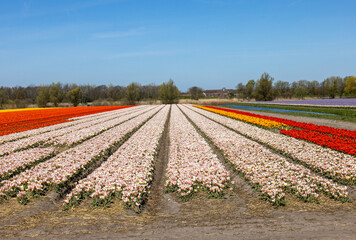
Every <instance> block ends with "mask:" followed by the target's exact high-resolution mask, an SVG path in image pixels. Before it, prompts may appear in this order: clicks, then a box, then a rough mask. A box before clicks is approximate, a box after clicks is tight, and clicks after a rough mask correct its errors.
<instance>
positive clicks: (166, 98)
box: [158, 79, 180, 104]
mask: <svg viewBox="0 0 356 240" xmlns="http://www.w3.org/2000/svg"><path fill="white" fill-rule="evenodd" d="M158 94H159V98H160V99H161V100H162V103H164V104H173V103H178V98H179V95H180V92H179V90H178V88H177V87H176V85H174V82H173V80H172V79H169V81H168V82H167V83H163V84H162V85H161V86H160V87H159V89H158Z"/></svg>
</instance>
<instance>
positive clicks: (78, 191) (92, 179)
mask: <svg viewBox="0 0 356 240" xmlns="http://www.w3.org/2000/svg"><path fill="white" fill-rule="evenodd" d="M169 108H170V107H169V106H165V107H164V108H163V109H162V110H160V112H159V113H157V114H156V115H155V116H154V117H153V118H152V119H150V120H149V121H148V122H147V123H145V125H144V126H142V127H141V128H140V129H139V130H138V131H137V132H135V133H134V134H133V135H132V136H131V137H130V139H129V140H127V141H126V142H125V143H124V144H123V145H122V146H121V147H120V148H119V149H118V150H117V151H116V152H115V153H114V154H113V155H111V156H110V157H109V158H108V160H107V161H106V162H104V163H103V164H102V165H101V166H100V167H99V168H97V169H96V170H95V171H94V172H92V173H91V174H90V175H89V176H88V177H86V178H84V179H82V180H80V181H79V182H78V184H77V186H76V187H75V188H74V189H73V191H72V192H71V193H70V194H69V195H68V196H67V198H66V199H65V200H64V204H65V207H66V208H68V207H70V206H72V205H77V204H79V203H80V201H82V200H83V199H84V198H85V197H90V198H92V199H93V205H95V206H99V205H107V204H109V203H111V202H112V201H113V199H114V198H119V199H121V200H122V201H123V202H124V203H125V204H126V206H127V207H129V208H133V209H135V211H137V212H139V211H140V206H141V205H142V203H143V202H144V201H145V199H146V197H147V194H148V192H149V189H150V182H151V180H152V175H153V170H154V169H153V166H154V159H155V155H156V149H157V147H158V143H159V140H160V138H161V135H162V133H163V130H164V125H165V123H166V121H167V117H168V112H169Z"/></svg>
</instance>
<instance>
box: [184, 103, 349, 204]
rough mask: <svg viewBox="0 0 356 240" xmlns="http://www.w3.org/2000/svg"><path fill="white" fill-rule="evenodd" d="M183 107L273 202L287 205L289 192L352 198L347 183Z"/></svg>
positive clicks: (304, 197) (312, 198)
mask: <svg viewBox="0 0 356 240" xmlns="http://www.w3.org/2000/svg"><path fill="white" fill-rule="evenodd" d="M183 111H184V112H185V113H186V114H187V115H188V117H189V118H191V119H192V121H193V122H194V123H195V124H196V125H197V126H198V127H199V128H200V129H201V130H202V131H203V132H204V133H205V134H206V135H207V136H208V137H209V138H210V139H211V141H212V142H213V143H214V144H215V145H216V146H217V147H218V148H219V149H221V151H222V152H223V153H224V154H225V156H226V158H227V159H228V160H229V161H230V162H231V163H232V164H233V166H234V167H235V168H236V170H237V171H238V172H240V173H241V174H242V175H243V176H244V177H245V178H246V179H247V180H248V181H249V182H250V183H251V184H252V185H253V186H254V187H255V188H256V189H258V190H259V191H260V192H261V194H262V196H263V197H264V198H266V199H268V200H269V201H271V202H272V203H274V204H276V205H284V204H285V194H286V193H288V192H289V193H292V194H294V195H296V196H297V197H299V198H301V199H302V200H304V201H317V200H318V198H319V192H324V193H326V194H328V195H329V196H330V197H332V198H335V199H337V200H340V201H348V200H349V197H348V193H347V187H344V186H341V185H338V184H336V183H334V182H332V181H331V180H328V179H325V178H322V177H319V176H316V175H314V174H313V173H312V172H311V171H310V170H309V169H307V168H305V167H303V166H301V165H296V164H293V163H290V162H288V161H287V160H286V159H285V158H283V157H281V156H279V155H278V154H275V153H273V152H271V151H270V150H269V149H267V148H266V147H264V146H262V145H260V144H258V143H256V142H254V141H251V140H249V139H247V138H245V137H243V136H241V135H239V134H237V133H236V132H234V131H232V130H229V129H227V128H226V127H224V126H222V125H220V124H218V123H216V122H214V121H212V120H209V119H208V118H206V117H203V116H202V115H200V114H198V113H196V112H195V111H193V110H191V109H189V108H186V107H184V108H183ZM201 111H202V110H201ZM215 115H216V114H215ZM217 116H218V115H217ZM220 117H222V116H220ZM250 127H251V126H250Z"/></svg>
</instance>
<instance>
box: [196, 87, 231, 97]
mask: <svg viewBox="0 0 356 240" xmlns="http://www.w3.org/2000/svg"><path fill="white" fill-rule="evenodd" d="M235 93H236V90H235V89H226V88H222V89H214V90H205V91H203V94H204V96H205V97H227V96H228V95H229V94H235Z"/></svg>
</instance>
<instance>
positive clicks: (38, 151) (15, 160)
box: [0, 147, 55, 180]
mask: <svg viewBox="0 0 356 240" xmlns="http://www.w3.org/2000/svg"><path fill="white" fill-rule="evenodd" d="M54 153H55V150H54V148H53V147H49V148H31V149H28V150H25V151H21V152H16V153H12V154H10V155H7V156H4V157H0V180H2V179H4V178H6V177H7V176H9V175H11V174H13V173H14V172H16V171H19V170H20V169H23V168H25V167H27V166H30V165H31V164H33V163H35V162H37V161H39V160H40V159H42V158H45V157H48V156H50V155H51V154H54Z"/></svg>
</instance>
